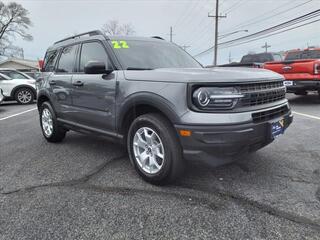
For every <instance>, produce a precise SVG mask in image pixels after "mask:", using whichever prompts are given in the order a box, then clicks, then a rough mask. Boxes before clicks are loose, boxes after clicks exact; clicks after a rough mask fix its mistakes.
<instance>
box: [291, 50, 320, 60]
mask: <svg viewBox="0 0 320 240" xmlns="http://www.w3.org/2000/svg"><path fill="white" fill-rule="evenodd" d="M299 59H320V50H306V51H296V52H289V53H288V54H287V56H286V60H299Z"/></svg>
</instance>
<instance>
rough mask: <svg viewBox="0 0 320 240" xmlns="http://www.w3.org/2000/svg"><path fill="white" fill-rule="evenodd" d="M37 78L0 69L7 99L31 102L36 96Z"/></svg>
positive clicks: (24, 102)
mask: <svg viewBox="0 0 320 240" xmlns="http://www.w3.org/2000/svg"><path fill="white" fill-rule="evenodd" d="M35 82H36V81H35V80H34V79H33V78H31V77H26V76H25V75H24V74H23V73H21V72H18V71H15V70H12V69H11V70H8V69H0V88H2V90H3V95H4V97H5V100H16V101H17V102H18V103H20V104H30V103H32V102H33V100H34V99H35V98H36V96H37V95H36V87H35Z"/></svg>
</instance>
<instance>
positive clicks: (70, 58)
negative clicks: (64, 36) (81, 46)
mask: <svg viewBox="0 0 320 240" xmlns="http://www.w3.org/2000/svg"><path fill="white" fill-rule="evenodd" d="M77 46H78V45H72V46H68V47H65V48H64V49H63V50H62V53H61V56H60V59H59V63H58V67H57V70H56V72H63V73H72V72H73V71H74V66H75V58H76V52H77Z"/></svg>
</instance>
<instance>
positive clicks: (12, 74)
mask: <svg viewBox="0 0 320 240" xmlns="http://www.w3.org/2000/svg"><path fill="white" fill-rule="evenodd" d="M1 73H2V74H4V75H7V76H8V77H9V78H12V79H28V78H27V77H26V76H24V75H23V74H21V73H19V72H16V71H3V72H1Z"/></svg>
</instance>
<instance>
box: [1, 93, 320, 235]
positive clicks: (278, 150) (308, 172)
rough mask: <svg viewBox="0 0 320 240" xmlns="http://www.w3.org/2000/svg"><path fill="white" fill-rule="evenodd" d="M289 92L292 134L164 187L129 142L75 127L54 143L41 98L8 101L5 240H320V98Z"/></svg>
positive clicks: (4, 113) (195, 169) (4, 117)
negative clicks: (142, 170) (47, 134)
mask: <svg viewBox="0 0 320 240" xmlns="http://www.w3.org/2000/svg"><path fill="white" fill-rule="evenodd" d="M288 97H289V99H290V102H291V106H292V108H293V111H294V123H293V124H292V126H291V127H290V128H289V129H288V131H287V134H285V135H284V136H281V137H280V138H278V139H277V140H276V141H275V142H274V143H273V144H271V145H269V146H268V147H266V148H264V149H262V150H260V151H258V152H257V153H255V154H252V155H250V156H248V157H247V158H245V159H242V160H241V161H240V162H237V163H234V164H230V165H227V166H223V167H219V168H215V169H213V168H212V169H210V168H207V167H204V166H194V165H189V166H188V168H187V170H186V173H185V174H184V177H183V178H182V179H181V180H179V181H178V182H177V183H176V184H174V185H171V186H165V187H156V186H152V185H150V184H147V183H145V182H144V181H143V180H142V179H141V178H140V177H138V175H137V174H136V172H135V171H134V169H133V168H132V166H131V165H130V163H129V161H128V157H127V155H126V153H125V151H124V150H123V147H121V146H119V145H116V144H114V143H111V142H110V141H108V140H106V139H103V138H97V137H88V136H84V135H81V134H78V133H74V132H68V134H67V138H66V139H65V140H64V141H63V142H62V143H60V144H50V143H47V142H46V141H45V140H44V138H43V136H42V133H41V131H40V127H39V121H38V112H37V110H36V105H35V104H33V105H27V106H21V105H17V104H15V103H10V102H9V103H4V104H3V105H1V106H0V239H44V238H50V239H109V238H111V237H112V238H115V239H126V238H130V239H133V238H135V239H154V238H157V239H187V238H192V239H194V238H197V239H230V238H232V239H320V147H319V146H320V134H319V128H320V100H319V99H318V96H317V95H309V96H295V95H288Z"/></svg>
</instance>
